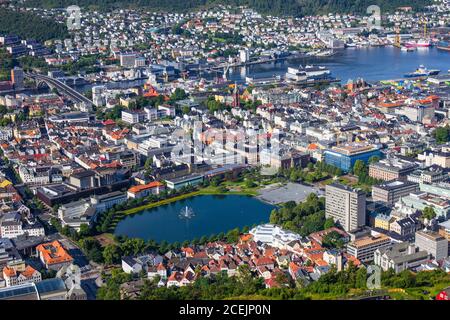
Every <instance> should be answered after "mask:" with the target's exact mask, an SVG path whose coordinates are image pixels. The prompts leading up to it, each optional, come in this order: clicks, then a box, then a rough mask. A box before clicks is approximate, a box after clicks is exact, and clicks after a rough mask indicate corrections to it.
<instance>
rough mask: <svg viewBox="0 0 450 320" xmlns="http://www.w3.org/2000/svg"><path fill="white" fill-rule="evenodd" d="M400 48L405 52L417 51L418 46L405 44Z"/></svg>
mask: <svg viewBox="0 0 450 320" xmlns="http://www.w3.org/2000/svg"><path fill="white" fill-rule="evenodd" d="M400 50H401V51H404V52H414V51H416V47H405V46H403V47H401V48H400Z"/></svg>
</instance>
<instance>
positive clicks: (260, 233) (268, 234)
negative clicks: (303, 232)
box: [250, 224, 301, 248]
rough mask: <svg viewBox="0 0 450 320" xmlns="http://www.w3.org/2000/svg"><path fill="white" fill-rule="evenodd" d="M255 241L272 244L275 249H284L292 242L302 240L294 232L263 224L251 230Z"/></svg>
mask: <svg viewBox="0 0 450 320" xmlns="http://www.w3.org/2000/svg"><path fill="white" fill-rule="evenodd" d="M250 234H251V235H252V236H253V240H254V241H256V242H262V243H267V244H270V245H271V246H273V247H277V248H284V247H285V246H286V245H287V244H288V243H289V242H291V241H298V240H301V236H300V235H299V234H297V233H294V232H292V231H288V230H284V229H282V228H281V227H280V226H277V225H273V224H262V225H259V226H257V227H256V228H253V229H252V230H250Z"/></svg>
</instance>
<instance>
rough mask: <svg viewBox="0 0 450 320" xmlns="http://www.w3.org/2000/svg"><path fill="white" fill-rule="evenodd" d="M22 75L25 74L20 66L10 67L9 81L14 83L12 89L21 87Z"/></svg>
mask: <svg viewBox="0 0 450 320" xmlns="http://www.w3.org/2000/svg"><path fill="white" fill-rule="evenodd" d="M24 76H25V75H24V72H23V69H22V68H19V67H14V69H11V82H12V84H13V85H14V89H16V90H20V89H23V79H24Z"/></svg>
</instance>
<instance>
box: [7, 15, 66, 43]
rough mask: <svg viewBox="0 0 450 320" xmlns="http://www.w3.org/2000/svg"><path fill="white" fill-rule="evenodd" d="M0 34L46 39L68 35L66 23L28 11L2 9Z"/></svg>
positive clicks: (61, 37) (62, 37)
mask: <svg viewBox="0 0 450 320" xmlns="http://www.w3.org/2000/svg"><path fill="white" fill-rule="evenodd" d="M0 34H15V35H18V36H20V37H21V38H23V39H35V40H38V41H45V40H49V39H64V38H66V37H67V36H68V32H67V28H66V25H65V24H60V23H56V22H54V21H53V20H51V19H46V18H41V17H38V16H37V15H35V14H32V13H28V12H17V11H12V10H7V9H0Z"/></svg>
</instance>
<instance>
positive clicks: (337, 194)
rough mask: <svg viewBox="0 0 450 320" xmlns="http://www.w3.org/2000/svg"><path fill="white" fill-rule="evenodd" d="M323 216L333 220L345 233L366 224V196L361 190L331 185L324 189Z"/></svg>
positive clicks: (335, 184)
mask: <svg viewBox="0 0 450 320" xmlns="http://www.w3.org/2000/svg"><path fill="white" fill-rule="evenodd" d="M325 216H326V217H327V218H333V220H334V221H335V222H338V223H339V224H340V225H341V226H342V227H343V228H344V230H345V231H350V230H354V229H356V228H358V227H361V226H364V225H365V224H366V194H365V193H364V192H363V191H362V190H357V189H352V188H350V187H347V186H344V185H341V184H337V183H333V184H330V185H327V186H326V189H325Z"/></svg>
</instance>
